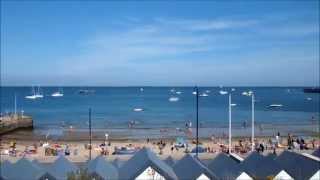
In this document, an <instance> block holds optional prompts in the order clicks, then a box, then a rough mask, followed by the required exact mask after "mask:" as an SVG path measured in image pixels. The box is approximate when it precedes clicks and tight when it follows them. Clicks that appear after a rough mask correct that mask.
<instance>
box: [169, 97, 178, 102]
mask: <svg viewBox="0 0 320 180" xmlns="http://www.w3.org/2000/svg"><path fill="white" fill-rule="evenodd" d="M169 101H170V102H176V101H179V98H178V97H170V98H169Z"/></svg>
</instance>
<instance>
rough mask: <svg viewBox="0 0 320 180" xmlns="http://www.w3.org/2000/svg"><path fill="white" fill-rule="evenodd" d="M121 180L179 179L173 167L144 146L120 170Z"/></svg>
mask: <svg viewBox="0 0 320 180" xmlns="http://www.w3.org/2000/svg"><path fill="white" fill-rule="evenodd" d="M119 174H120V177H119V179H121V180H131V179H136V178H137V179H139V178H140V179H148V178H164V179H166V180H170V179H172V180H176V179H178V178H177V176H176V174H175V173H174V171H173V169H172V168H171V167H170V166H169V165H167V164H166V163H165V162H163V161H162V160H160V159H159V158H158V157H157V155H156V154H154V153H153V152H152V151H151V150H150V149H148V148H145V147H144V148H142V149H141V150H140V151H138V152H136V153H135V154H134V155H133V157H132V158H130V159H129V160H128V161H127V162H126V163H125V164H124V165H123V166H121V168H120V171H119Z"/></svg>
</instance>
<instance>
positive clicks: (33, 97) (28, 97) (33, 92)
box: [25, 87, 37, 99]
mask: <svg viewBox="0 0 320 180" xmlns="http://www.w3.org/2000/svg"><path fill="white" fill-rule="evenodd" d="M25 98H26V99H37V96H36V93H35V90H34V87H32V95H29V96H25Z"/></svg>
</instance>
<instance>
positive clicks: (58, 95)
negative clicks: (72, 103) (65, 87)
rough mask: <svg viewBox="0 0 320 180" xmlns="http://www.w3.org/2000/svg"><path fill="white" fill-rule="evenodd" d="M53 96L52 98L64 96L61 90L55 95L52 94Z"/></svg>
mask: <svg viewBox="0 0 320 180" xmlns="http://www.w3.org/2000/svg"><path fill="white" fill-rule="evenodd" d="M51 96H52V97H62V96H63V91H62V90H61V91H60V90H59V91H57V92H54V93H52V94H51Z"/></svg>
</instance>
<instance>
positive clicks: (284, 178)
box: [273, 170, 293, 180]
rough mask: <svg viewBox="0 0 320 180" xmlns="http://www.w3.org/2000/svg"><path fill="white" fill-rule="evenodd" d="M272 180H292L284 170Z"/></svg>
mask: <svg viewBox="0 0 320 180" xmlns="http://www.w3.org/2000/svg"><path fill="white" fill-rule="evenodd" d="M273 180H293V178H292V177H291V176H290V175H289V174H288V173H287V172H286V171H285V170H281V171H280V172H279V173H278V174H277V175H276V176H275V177H274V178H273Z"/></svg>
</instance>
